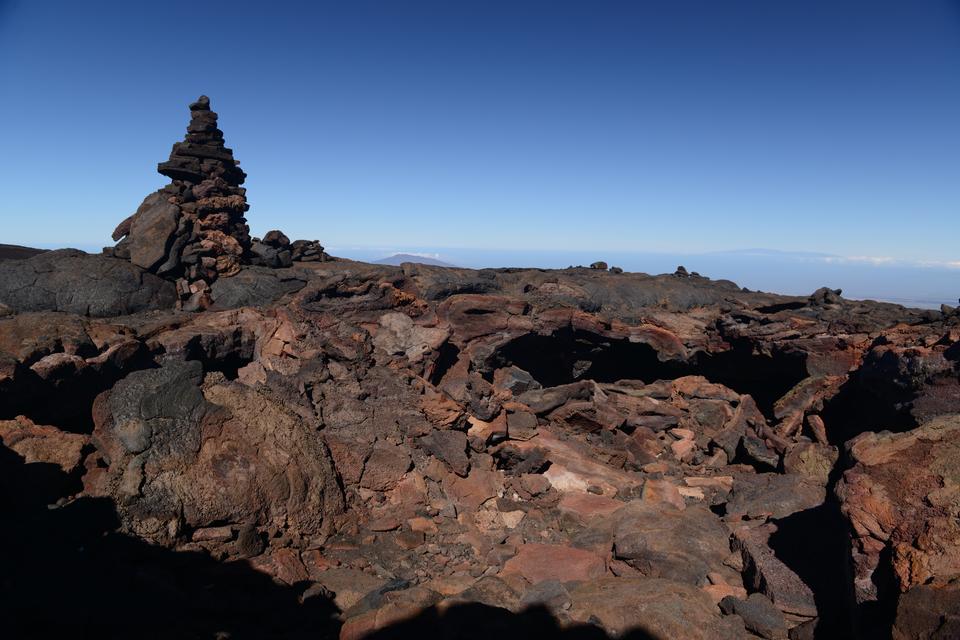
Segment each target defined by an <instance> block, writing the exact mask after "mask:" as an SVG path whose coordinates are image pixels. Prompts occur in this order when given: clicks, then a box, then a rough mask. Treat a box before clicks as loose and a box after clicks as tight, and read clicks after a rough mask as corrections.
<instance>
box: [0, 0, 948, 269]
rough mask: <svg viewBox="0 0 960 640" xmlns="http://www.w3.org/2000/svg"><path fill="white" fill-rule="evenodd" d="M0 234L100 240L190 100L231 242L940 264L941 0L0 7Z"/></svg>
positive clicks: (153, 181) (146, 179)
mask: <svg viewBox="0 0 960 640" xmlns="http://www.w3.org/2000/svg"><path fill="white" fill-rule="evenodd" d="M0 81H2V84H0V86H2V90H3V92H2V99H0V122H2V123H3V125H2V130H3V137H2V140H3V142H2V146H3V152H2V153H0V193H2V198H0V219H2V221H3V224H2V235H0V242H9V243H19V244H41V243H43V244H67V245H74V246H77V245H82V246H89V245H102V244H108V243H109V235H110V232H111V231H112V229H113V227H114V225H115V224H116V223H117V222H118V221H120V220H121V219H123V218H124V217H125V216H126V215H128V214H129V213H130V212H132V211H133V210H134V209H135V208H136V207H137V205H138V204H139V203H140V201H141V199H142V198H143V197H144V196H145V195H146V194H147V193H149V192H150V191H152V190H154V189H156V188H158V187H160V186H162V185H163V184H164V182H165V179H164V178H163V177H161V176H159V175H158V174H157V173H156V172H155V167H156V163H157V162H158V161H161V160H164V159H165V158H166V156H167V154H168V153H169V151H170V146H171V144H172V143H173V142H175V141H177V140H179V139H181V138H182V136H183V134H184V130H185V126H186V124H187V121H188V118H189V113H188V111H187V109H186V105H187V103H188V102H190V101H191V100H193V99H194V98H196V97H197V96H198V95H199V94H201V93H206V94H208V95H209V96H210V97H211V101H212V106H213V108H214V109H215V110H216V111H218V112H219V113H220V116H221V117H220V122H221V128H222V129H223V130H224V131H225V133H226V137H227V143H228V145H229V146H230V147H232V148H233V149H234V151H235V154H236V156H237V158H239V159H240V160H241V162H242V166H243V168H244V169H245V170H246V171H247V172H248V173H249V175H250V178H249V180H248V182H247V185H246V186H247V187H248V189H249V193H248V196H249V200H250V203H251V205H252V208H251V211H250V212H249V214H248V218H249V221H250V224H251V228H252V230H253V232H254V233H255V234H262V233H263V232H265V231H266V230H268V229H270V228H275V227H279V228H282V229H284V230H285V231H286V232H287V233H288V234H289V235H290V236H291V237H306V238H318V239H320V240H321V241H322V242H323V243H324V244H325V245H327V246H329V247H337V246H396V247H401V246H403V247H416V246H431V247H469V248H498V249H524V248H530V249H537V248H540V249H547V248H549V249H572V248H577V247H580V248H590V249H593V248H596V249H608V250H617V251H630V250H637V251H673V252H676V251H710V250H726V249H741V248H748V247H768V248H773V249H781V250H810V251H822V252H827V253H834V254H839V255H844V256H872V257H893V258H901V259H910V260H927V261H956V260H960V249H958V246H960V245H958V238H960V215H958V214H960V211H958V209H960V3H958V2H955V1H954V2H951V1H937V0H911V1H909V2H907V1H897V2H887V1H878V0H873V1H869V2H858V1H842V2H838V1H836V0H825V1H810V0H807V1H803V2H800V1H796V2H786V1H784V2H779V1H777V2H771V1H770V0H757V1H751V2H745V1H744V2H738V1H729V2H720V1H717V0H710V1H703V2H687V1H682V0H680V1H673V2H668V1H663V2H639V1H637V2H599V1H592V2H586V1H584V2H577V3H569V2H557V1H550V2H520V1H512V2H508V1H502V2H500V1H493V2H490V1H488V2H412V1H411V2H400V1H395V2H386V1H384V2H362V1H351V2H345V3H339V2H338V3H326V2H315V3H288V2H281V1H273V2H258V3H245V2H180V1H173V0H169V1H166V2H163V3H153V2H151V3H147V2H129V1H128V2H96V1H89V2H42V1H29V2H28V1H25V0H24V1H20V2H17V1H14V2H10V1H4V0H0Z"/></svg>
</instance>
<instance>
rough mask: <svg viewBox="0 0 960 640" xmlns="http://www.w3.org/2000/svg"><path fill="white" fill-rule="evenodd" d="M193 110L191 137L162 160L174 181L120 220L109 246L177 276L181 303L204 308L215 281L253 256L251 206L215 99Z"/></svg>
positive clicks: (164, 171)
mask: <svg viewBox="0 0 960 640" xmlns="http://www.w3.org/2000/svg"><path fill="white" fill-rule="evenodd" d="M190 116H191V118H190V124H189V126H188V127H187V135H186V138H185V139H184V141H183V142H177V143H176V144H174V145H173V151H172V152H171V153H170V159H169V160H167V161H166V162H161V163H160V164H159V165H158V166H157V170H158V171H159V172H160V173H161V174H162V175H165V176H167V177H169V178H171V179H172V182H171V183H170V184H168V185H167V186H165V187H163V188H162V189H160V190H159V191H156V192H155V193H151V194H150V195H149V196H147V197H146V198H145V199H144V201H143V204H141V205H140V207H139V208H138V209H137V211H136V213H134V214H133V215H131V216H130V217H129V218H127V219H126V220H124V221H123V222H121V223H120V225H119V226H117V228H116V230H115V231H114V232H113V239H114V240H119V242H118V243H117V245H116V246H115V247H113V248H112V249H108V250H107V252H108V253H111V254H112V255H114V256H115V257H118V258H124V259H128V260H130V261H131V262H133V263H134V264H136V265H137V266H140V267H142V268H144V269H147V270H148V271H151V272H153V273H156V274H158V275H162V276H165V277H168V278H176V281H177V292H178V293H179V295H180V300H181V303H182V306H183V307H184V308H188V309H202V308H204V307H206V306H208V304H209V303H210V298H209V286H210V284H211V283H212V282H213V281H214V280H216V279H217V278H218V277H223V276H231V275H233V274H235V273H237V272H238V271H239V270H240V265H241V263H242V262H244V261H245V258H246V257H248V256H249V255H250V247H251V240H250V229H249V227H248V226H247V221H246V219H245V218H244V213H245V212H246V211H247V209H249V205H247V199H246V189H244V188H242V187H241V186H240V185H241V184H243V181H244V180H245V179H246V174H245V173H244V172H243V171H242V170H241V169H240V167H239V166H238V165H239V163H238V162H237V161H236V160H234V158H233V151H231V150H230V149H228V148H227V147H225V146H224V139H223V132H222V131H220V129H218V128H217V114H216V113H214V112H213V111H211V110H210V100H209V98H207V97H206V96H200V98H199V99H198V100H197V101H196V102H194V103H193V104H191V105H190ZM121 238H122V239H121Z"/></svg>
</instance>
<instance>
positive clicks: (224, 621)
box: [0, 100, 960, 639]
mask: <svg viewBox="0 0 960 640" xmlns="http://www.w3.org/2000/svg"><path fill="white" fill-rule="evenodd" d="M193 106H194V108H193V109H192V111H193V116H194V121H193V122H191V126H190V130H189V131H188V136H187V140H186V141H185V142H183V143H180V144H179V145H178V146H176V147H175V149H174V153H173V154H172V156H171V160H170V161H169V162H166V163H163V164H162V165H161V170H162V172H164V173H165V175H169V176H170V177H172V178H173V180H174V182H173V184H172V185H171V187H170V189H169V190H165V191H164V190H162V191H161V192H158V193H160V194H161V195H157V194H154V196H151V197H148V198H147V201H145V203H144V207H142V208H141V211H140V212H139V213H138V214H136V215H135V216H134V218H133V219H131V220H129V221H128V223H126V224H124V225H121V227H120V229H119V230H118V233H120V235H126V239H124V240H123V241H121V242H120V244H119V245H118V247H116V248H115V249H114V251H113V254H114V256H115V257H110V256H88V255H86V254H82V253H80V252H76V251H70V250H65V251H54V252H49V253H44V254H41V255H37V256H34V257H31V258H28V259H24V260H16V261H13V260H8V261H3V262H0V276H2V277H0V304H2V305H4V306H3V307H2V308H0V311H2V313H0V441H2V446H0V474H2V475H0V500H2V508H3V509H4V516H5V525H4V527H0V544H3V545H4V547H3V548H5V549H9V550H16V553H11V554H9V555H10V558H9V560H10V562H9V563H8V564H9V566H8V567H7V566H5V572H4V579H3V580H2V581H0V602H3V603H4V606H5V607H8V608H10V609H11V610H12V611H13V612H14V616H11V617H9V619H10V620H22V621H27V622H28V623H29V625H30V628H29V631H30V632H31V633H28V634H26V635H29V636H32V637H45V636H57V635H59V636H71V635H76V633H77V630H78V629H82V630H83V632H84V633H87V634H93V635H96V636H98V637H122V636H125V635H129V629H130V628H135V627H136V628H138V629H139V628H143V620H150V621H151V624H152V625H154V626H152V627H151V629H152V631H151V633H153V634H154V636H155V637H228V636H229V637H337V636H338V635H339V636H340V637H342V638H360V637H372V638H377V637H380V638H384V637H410V636H411V635H420V636H430V635H431V634H436V633H437V631H438V630H441V631H443V632H444V633H446V634H447V637H483V638H489V637H545V636H546V637H553V636H559V637H562V636H563V634H566V633H568V632H569V633H571V634H574V635H575V634H579V633H583V634H585V637H609V636H611V635H619V634H628V633H631V632H635V633H636V634H638V637H645V636H643V635H640V634H646V635H647V636H649V637H655V638H750V637H757V636H760V637H767V638H783V637H788V638H793V639H797V638H809V637H816V638H833V637H844V638H846V637H853V638H856V637H860V638H873V637H895V638H935V637H953V636H955V635H956V628H957V620H958V617H957V615H958V614H957V611H958V610H960V609H958V606H957V602H958V598H957V594H958V593H960V590H958V588H957V584H958V580H960V556H958V554H957V549H958V548H960V530H958V528H957V522H958V517H960V512H958V503H960V500H958V495H960V494H958V487H960V471H958V469H960V449H958V444H957V443H958V442H960V426H958V425H960V417H958V416H960V378H958V368H957V363H958V360H960V317H958V316H957V315H956V314H955V313H953V312H949V313H940V312H924V311H918V310H911V309H905V308H903V307H900V306H896V305H890V304H881V303H875V302H857V301H849V300H845V299H843V298H842V296H841V294H840V293H839V292H837V291H836V290H832V289H826V288H825V289H821V290H819V291H817V292H815V294H814V295H812V296H809V297H799V298H798V297H786V296H778V295H773V294H766V293H757V292H748V291H743V290H741V289H740V288H738V287H737V286H736V285H735V284H734V283H731V282H726V281H713V280H710V279H709V278H706V277H703V276H700V275H698V274H695V273H689V272H687V271H686V270H685V269H678V270H677V272H676V273H674V274H669V275H661V276H649V275H645V274H635V273H623V272H621V271H619V270H616V271H615V270H613V269H611V270H609V271H608V270H605V269H603V268H599V266H598V267H597V268H570V269H563V270H554V271H551V270H540V269H484V270H479V271H474V270H468V269H457V268H445V267H436V266H428V265H418V264H411V263H405V264H403V265H401V266H400V267H392V266H387V265H370V264H364V263H358V262H351V261H347V260H328V259H327V258H326V257H324V256H325V254H323V250H322V247H319V245H318V244H316V243H301V244H298V243H297V242H290V241H289V239H288V238H286V236H284V235H283V234H282V233H280V232H270V233H268V234H265V236H264V237H263V238H262V239H261V240H258V241H256V242H254V241H253V240H248V238H247V235H248V234H247V231H246V226H245V222H243V212H244V211H245V210H246V209H245V207H246V205H245V202H244V194H243V192H242V188H241V187H240V186H239V185H240V184H241V182H242V178H243V174H242V172H240V171H239V169H238V168H237V166H236V163H235V162H233V160H232V155H231V154H230V153H228V151H227V150H226V149H225V148H224V147H223V141H222V135H221V134H220V133H219V130H218V129H216V117H215V116H214V115H213V114H212V112H210V111H209V105H208V104H207V103H206V102H205V101H202V100H201V101H198V103H196V104H195V105H193ZM198 147H202V149H199V148H198ZM198 154H199V155H198ZM174 208H175V209H177V211H176V213H174V211H173V209H174ZM208 219H209V222H207V220H208ZM172 221H175V222H176V226H175V227H174V225H173V224H172ZM171 229H172V231H171ZM184 238H186V241H184V240H183V239H184ZM234 245H236V246H234ZM160 247H163V250H162V251H160V250H159V249H160ZM237 247H239V249H237ZM190 256H195V257H197V259H196V260H194V259H193V258H191V257H190ZM171 257H173V258H174V259H172V260H171ZM294 263H296V264H294ZM194 267H196V268H194ZM199 283H204V284H203V285H200V284H199ZM185 287H186V288H185ZM178 299H179V301H180V303H181V304H180V308H179V309H178V308H176V305H175V302H176V301H177V300H178ZM191 300H192V302H191ZM191 310H197V311H198V312H193V311H191ZM948 311H949V310H948ZM851 551H852V555H851ZM851 566H852V567H853V573H852V574H851V572H850V570H849V569H850V567H851ZM58 572H59V573H58ZM50 576H53V577H54V579H51V578H50ZM57 576H61V577H62V576H70V579H62V578H61V579H56V578H57ZM75 576H81V577H82V579H75V578H74V577H75ZM78 585H79V586H78ZM171 611H175V612H182V615H179V614H178V615H171V614H170V612H171ZM51 612H55V613H56V615H51ZM136 625H140V626H136ZM148 635H149V634H148ZM14 637H16V636H14ZM431 637H432V636H431Z"/></svg>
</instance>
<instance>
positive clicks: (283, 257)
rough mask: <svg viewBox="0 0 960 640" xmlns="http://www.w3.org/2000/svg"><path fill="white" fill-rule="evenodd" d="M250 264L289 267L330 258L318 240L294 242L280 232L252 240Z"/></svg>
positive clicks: (271, 232)
mask: <svg viewBox="0 0 960 640" xmlns="http://www.w3.org/2000/svg"><path fill="white" fill-rule="evenodd" d="M250 253H251V257H250V263H251V264H258V265H263V266H266V267H289V266H290V265H291V264H293V263H294V262H327V261H328V260H331V259H332V258H331V257H330V256H329V255H328V254H327V253H326V252H325V251H324V250H323V245H321V244H320V241H319V240H294V241H293V242H290V238H288V237H287V236H286V234H284V233H283V232H282V231H278V230H276V229H274V230H273V231H268V232H267V233H266V234H265V235H264V236H263V239H262V240H261V239H260V238H254V239H253V244H252V245H251V247H250Z"/></svg>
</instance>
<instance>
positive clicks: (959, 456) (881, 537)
mask: <svg viewBox="0 0 960 640" xmlns="http://www.w3.org/2000/svg"><path fill="white" fill-rule="evenodd" d="M847 447H848V449H849V453H850V457H851V458H852V460H853V461H854V462H855V465H854V466H853V467H852V468H851V469H848V470H847V471H846V472H844V475H843V479H842V480H841V481H840V483H839V484H838V486H837V495H838V496H839V497H840V500H841V502H842V509H843V512H844V514H845V515H846V516H847V517H848V518H849V520H850V523H851V525H852V527H853V531H854V564H855V567H856V583H855V584H856V587H857V591H856V592H857V597H858V599H860V600H861V601H865V600H873V599H876V598H877V595H878V593H877V588H878V585H877V580H876V579H875V574H876V573H877V571H878V568H879V567H880V564H881V556H887V557H889V558H890V559H889V561H888V562H889V566H888V567H887V568H892V570H893V577H894V579H895V582H896V585H897V587H898V588H899V590H900V591H903V592H905V591H908V590H909V589H911V588H913V587H916V586H920V585H928V586H930V585H933V586H937V585H943V584H946V583H948V582H950V581H952V580H955V579H957V578H960V416H957V415H946V416H940V417H938V418H933V419H931V420H930V421H928V422H926V423H924V424H923V425H921V426H920V427H917V428H916V429H912V430H910V431H907V432H904V433H896V434H894V433H889V432H880V433H865V434H862V435H861V436H858V437H857V438H854V439H853V440H851V441H850V442H848V443H847Z"/></svg>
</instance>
